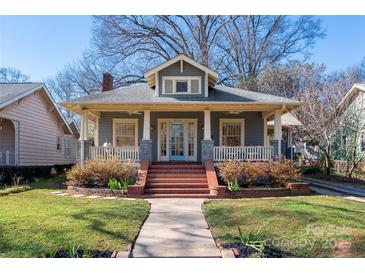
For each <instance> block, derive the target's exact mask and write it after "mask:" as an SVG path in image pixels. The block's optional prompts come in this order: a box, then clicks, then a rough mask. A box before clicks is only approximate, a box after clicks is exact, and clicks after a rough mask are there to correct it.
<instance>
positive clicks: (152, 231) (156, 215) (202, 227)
mask: <svg viewBox="0 0 365 274" xmlns="http://www.w3.org/2000/svg"><path fill="white" fill-rule="evenodd" d="M148 201H149V202H150V203H151V211H150V215H149V216H148V218H147V220H146V222H145V223H144V225H143V227H142V229H141V231H140V234H139V236H138V238H137V241H136V243H135V245H134V249H133V257H135V258H146V257H151V258H156V257H175V258H177V257H185V258H187V257H200V258H202V257H210V258H219V257H221V253H220V251H219V250H218V248H217V247H216V245H215V242H214V240H213V237H212V234H211V233H210V230H209V229H208V225H207V223H206V221H205V218H204V215H203V212H202V209H201V205H202V203H203V199H150V200H148Z"/></svg>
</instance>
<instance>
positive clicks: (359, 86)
mask: <svg viewBox="0 0 365 274" xmlns="http://www.w3.org/2000/svg"><path fill="white" fill-rule="evenodd" d="M359 91H363V92H364V91H365V84H360V83H357V84H354V85H353V86H352V88H351V89H350V90H349V91H348V92H347V93H346V94H345V96H344V97H343V98H342V100H341V101H340V103H339V104H338V105H337V108H342V107H346V105H347V103H348V102H349V101H350V100H351V99H352V98H353V97H354V96H356V94H358V92H359Z"/></svg>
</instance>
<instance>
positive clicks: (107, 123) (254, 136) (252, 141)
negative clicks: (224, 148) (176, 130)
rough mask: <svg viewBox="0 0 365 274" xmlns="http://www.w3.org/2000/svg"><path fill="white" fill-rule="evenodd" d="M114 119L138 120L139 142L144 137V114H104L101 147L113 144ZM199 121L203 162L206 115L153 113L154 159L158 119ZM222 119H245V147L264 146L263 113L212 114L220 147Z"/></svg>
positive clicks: (198, 131) (199, 140) (198, 150)
mask: <svg viewBox="0 0 365 274" xmlns="http://www.w3.org/2000/svg"><path fill="white" fill-rule="evenodd" d="M113 118H121V119H126V118H138V140H139V142H140V140H141V139H142V137H143V114H140V115H136V114H132V115H129V114H128V113H122V112H102V113H101V117H100V122H99V128H100V130H99V142H100V143H99V145H100V146H101V145H103V143H105V142H110V143H112V142H113ZM179 118H180V119H197V122H198V124H197V152H198V154H197V160H198V161H201V141H202V140H203V137H204V131H203V127H204V113H203V112H200V111H196V112H151V139H152V159H153V161H157V134H158V132H157V129H158V124H157V119H179ZM221 118H243V119H245V145H246V146H258V145H261V146H263V145H264V124H263V119H262V117H261V112H243V113H240V114H235V115H233V114H229V113H227V112H211V129H212V139H213V141H214V145H215V146H218V145H219V119H221Z"/></svg>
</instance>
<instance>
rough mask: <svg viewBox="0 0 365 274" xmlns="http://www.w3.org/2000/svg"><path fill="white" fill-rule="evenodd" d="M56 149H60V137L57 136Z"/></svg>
mask: <svg viewBox="0 0 365 274" xmlns="http://www.w3.org/2000/svg"><path fill="white" fill-rule="evenodd" d="M56 149H57V151H61V137H60V136H57V145H56Z"/></svg>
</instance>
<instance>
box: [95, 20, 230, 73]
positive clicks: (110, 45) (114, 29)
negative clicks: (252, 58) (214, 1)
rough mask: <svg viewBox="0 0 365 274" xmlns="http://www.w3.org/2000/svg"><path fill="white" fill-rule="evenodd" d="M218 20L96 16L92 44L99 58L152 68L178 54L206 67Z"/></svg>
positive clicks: (218, 30)
mask: <svg viewBox="0 0 365 274" xmlns="http://www.w3.org/2000/svg"><path fill="white" fill-rule="evenodd" d="M226 23H227V21H226V19H225V18H224V17H221V16H210V15H197V16H166V15H162V16H98V17H95V27H94V42H95V45H96V48H97V50H98V53H99V54H100V55H101V56H108V57H113V58H114V59H115V60H116V61H117V62H122V61H124V60H126V59H128V58H131V57H132V58H133V59H134V60H141V61H143V63H142V65H145V66H147V67H150V66H153V65H155V64H156V62H157V63H159V62H161V61H164V60H167V59H170V58H172V57H174V56H176V55H178V54H180V53H185V54H187V55H188V56H190V57H192V58H194V59H196V60H198V61H200V62H201V63H202V64H204V65H207V66H208V65H209V63H210V62H211V60H212V58H211V57H212V56H213V55H212V53H213V50H214V47H215V46H216V43H217V41H218V39H219V34H220V31H221V29H222V27H223V26H224V25H225V24H226Z"/></svg>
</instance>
